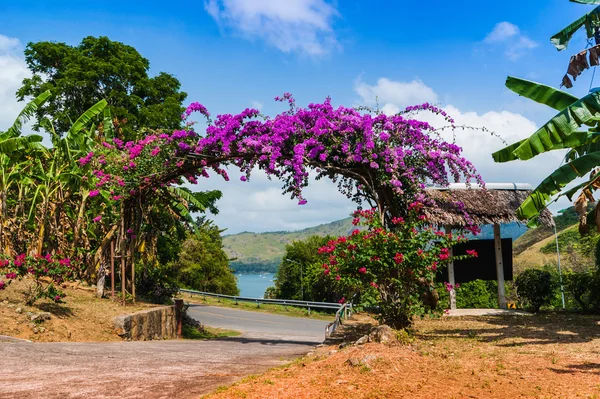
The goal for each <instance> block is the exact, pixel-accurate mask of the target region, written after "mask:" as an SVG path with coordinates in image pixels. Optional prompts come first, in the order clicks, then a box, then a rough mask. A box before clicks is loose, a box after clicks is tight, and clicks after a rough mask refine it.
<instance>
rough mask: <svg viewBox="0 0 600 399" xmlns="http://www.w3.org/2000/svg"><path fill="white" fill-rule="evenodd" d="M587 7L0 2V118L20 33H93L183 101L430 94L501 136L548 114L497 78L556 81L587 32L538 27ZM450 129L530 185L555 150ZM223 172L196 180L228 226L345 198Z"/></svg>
mask: <svg viewBox="0 0 600 399" xmlns="http://www.w3.org/2000/svg"><path fill="white" fill-rule="evenodd" d="M19 3H22V4H19ZM590 9H591V7H589V6H583V5H577V4H573V3H569V2H568V1H567V0H551V1H543V2H542V1H535V2H534V1H512V0H509V1H502V2H485V3H481V2H475V1H466V0H463V1H453V2H449V1H441V0H440V1H436V0H433V1H429V2H421V1H412V0H411V1H377V0H372V1H358V0H356V1H355V0H344V1H341V0H339V1H331V0H285V1H284V0H202V1H197V2H179V1H170V2H164V1H161V2H154V1H145V2H138V1H127V2H117V1H104V2H81V1H78V2H75V1H54V2H41V1H28V2H16V1H7V0H0V123H2V125H3V126H4V125H6V124H8V123H9V121H10V120H11V119H13V118H14V116H16V112H17V111H18V109H19V107H20V105H19V104H16V102H15V100H14V91H15V90H16V88H17V87H18V86H19V82H20V80H21V79H22V78H23V77H24V76H26V74H27V71H26V69H25V68H24V63H23V61H22V50H23V47H24V45H26V43H28V42H32V41H33V42H35V41H42V40H44V41H60V42H66V43H69V44H77V43H78V42H79V41H80V40H81V39H82V38H83V37H85V36H88V35H93V36H99V35H105V36H108V37H109V38H111V39H112V40H117V41H121V42H124V43H127V44H129V45H132V46H134V47H135V48H136V49H137V50H138V51H139V52H140V53H141V54H142V55H143V56H145V57H146V58H148V59H149V60H150V63H151V71H152V73H157V72H159V71H166V72H169V73H172V74H174V75H175V76H176V77H177V78H179V79H180V81H181V83H182V86H183V90H184V91H186V92H187V93H188V94H189V97H188V100H189V101H199V102H201V103H203V104H204V105H205V106H207V107H208V109H209V110H210V111H211V113H213V114H218V113H225V112H227V113H229V112H237V111H239V110H241V109H243V108H246V107H250V106H259V107H261V110H262V111H263V113H266V114H273V113H276V112H279V111H281V109H282V108H281V105H278V104H276V103H274V102H273V101H272V98H273V97H274V96H276V95H279V94H281V93H283V92H285V91H289V92H292V93H293V94H294V96H295V97H296V99H297V101H298V103H299V104H301V105H305V104H307V103H309V102H317V101H321V100H323V99H324V98H325V97H326V96H331V97H332V99H333V101H334V102H335V103H337V104H342V103H343V104H346V105H361V104H367V105H373V104H374V103H375V98H376V97H377V98H378V101H379V103H380V105H381V106H383V107H384V109H387V110H389V111H390V112H392V111H393V110H395V109H398V108H402V107H404V106H406V105H411V104H415V103H422V102H424V101H431V102H436V103H439V104H440V105H441V106H443V107H444V108H446V109H447V110H448V111H450V112H451V113H452V115H453V116H454V117H455V119H457V121H458V123H465V124H469V125H472V126H486V127H487V128H488V129H490V130H493V131H494V132H496V133H497V134H498V135H500V136H502V137H504V138H505V140H507V141H509V142H513V141H515V140H518V139H520V138H522V137H526V136H528V135H529V134H531V133H532V132H533V131H535V128H536V127H537V126H539V125H540V124H541V123H543V122H545V121H546V120H547V119H548V118H549V117H551V116H552V115H553V112H552V111H551V110H549V109H547V108H545V107H544V106H542V105H537V104H534V103H531V102H529V101H526V100H524V99H520V98H519V97H518V96H517V95H515V94H513V93H511V92H509V91H508V90H506V89H505V88H504V80H505V79H506V76H507V75H515V76H519V77H523V78H527V79H531V80H536V81H539V82H543V83H545V84H549V85H553V86H558V84H559V83H560V80H561V78H562V76H563V75H564V73H565V71H566V68H567V63H568V60H569V57H570V55H571V54H573V53H575V52H577V51H579V50H580V49H582V48H583V47H584V46H585V38H584V37H583V35H581V34H579V35H577V36H576V37H575V38H574V39H573V41H572V42H571V47H570V48H569V49H567V50H566V51H563V52H558V51H556V49H554V47H553V46H552V45H551V44H550V43H549V38H550V36H551V35H552V34H554V33H556V31H558V30H559V29H561V28H563V27H564V26H566V25H568V24H569V23H570V22H571V21H572V20H574V19H575V18H577V17H579V16H580V15H582V14H583V13H585V12H587V11H589V10H590ZM591 75H592V72H591V71H587V72H585V73H584V74H583V76H582V77H581V78H580V79H579V80H578V81H577V82H576V83H575V87H574V88H573V89H571V92H572V93H573V94H575V95H578V96H579V95H583V94H585V93H586V92H587V89H588V87H589V84H590V78H591ZM457 141H458V144H460V145H461V146H463V147H464V149H465V155H466V156H467V157H469V158H470V159H472V160H473V162H474V163H475V165H476V166H477V167H478V169H479V170H480V172H481V173H482V175H483V177H484V180H486V181H488V182H492V181H510V182H526V183H531V184H534V185H536V184H537V183H539V181H540V180H541V179H542V178H543V177H545V176H546V175H547V174H549V173H550V172H551V171H552V170H554V168H555V167H556V166H558V164H559V163H560V158H561V157H560V154H550V155H548V156H544V157H541V158H540V159H536V160H535V161H530V162H528V163H513V164H505V165H494V164H493V163H492V162H491V157H490V154H491V152H492V151H494V150H496V149H498V148H501V147H502V146H503V144H502V142H501V141H500V140H498V139H497V138H494V137H491V136H489V134H485V133H482V132H479V131H476V132H471V131H465V132H458V133H457ZM233 175H234V178H233V179H232V181H231V182H229V183H224V182H222V181H218V179H217V178H211V179H210V180H209V181H204V182H202V183H201V186H200V189H209V188H218V189H221V190H223V192H224V194H225V197H224V199H223V200H222V201H221V204H220V208H221V213H220V214H219V215H217V216H216V217H215V220H216V221H217V223H218V224H219V225H220V226H221V227H224V228H227V229H228V232H232V233H234V232H239V231H244V230H250V231H269V230H291V229H298V228H303V227H308V226H312V225H315V224H319V223H325V222H329V221H332V220H336V219H339V218H341V217H345V216H346V215H347V214H348V213H349V212H350V211H351V210H352V209H353V208H354V205H352V204H351V203H349V202H348V201H346V200H345V199H344V198H343V197H342V196H341V195H340V194H338V193H337V192H336V190H335V188H334V187H333V186H332V185H331V184H328V183H327V182H321V181H320V182H317V183H316V184H314V185H311V186H310V188H309V189H308V191H307V199H308V200H309V203H308V204H307V205H305V206H303V207H298V206H297V205H296V202H294V201H291V200H289V199H288V198H286V197H282V196H281V195H280V194H279V192H280V191H279V188H280V184H279V183H278V182H269V181H268V180H267V179H266V178H265V177H264V176H262V175H261V174H257V175H256V176H255V178H254V179H252V181H251V182H250V183H242V182H240V181H239V180H238V179H236V178H235V176H236V174H235V173H233ZM564 205H566V203H565V202H562V203H561V204H559V205H558V206H555V207H554V209H560V208H561V207H563V206H564Z"/></svg>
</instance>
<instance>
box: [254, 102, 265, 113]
mask: <svg viewBox="0 0 600 399" xmlns="http://www.w3.org/2000/svg"><path fill="white" fill-rule="evenodd" d="M263 106H264V104H263V103H261V102H260V101H252V108H254V109H257V110H259V111H261V110H262V108H263Z"/></svg>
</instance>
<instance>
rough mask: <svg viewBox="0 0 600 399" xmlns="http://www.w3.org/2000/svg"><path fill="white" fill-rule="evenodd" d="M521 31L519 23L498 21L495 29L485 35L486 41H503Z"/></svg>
mask: <svg viewBox="0 0 600 399" xmlns="http://www.w3.org/2000/svg"><path fill="white" fill-rule="evenodd" d="M519 33H520V30H519V27H518V26H517V25H514V24H511V23H510V22H506V21H504V22H498V23H497V24H496V25H495V26H494V29H492V31H491V32H490V33H488V35H487V36H486V37H485V39H484V41H485V42H487V43H494V42H501V41H504V40H506V39H508V38H510V37H513V36H516V35H518V34H519Z"/></svg>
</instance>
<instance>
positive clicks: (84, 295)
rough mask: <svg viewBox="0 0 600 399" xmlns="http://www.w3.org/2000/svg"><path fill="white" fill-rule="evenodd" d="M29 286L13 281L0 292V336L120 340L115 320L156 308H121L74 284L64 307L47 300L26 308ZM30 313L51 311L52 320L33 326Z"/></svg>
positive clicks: (97, 340)
mask: <svg viewBox="0 0 600 399" xmlns="http://www.w3.org/2000/svg"><path fill="white" fill-rule="evenodd" d="M30 283H31V282H30V281H27V280H23V281H13V283H12V284H11V285H10V286H9V287H8V288H7V289H5V290H3V291H0V335H6V336H11V337H16V338H22V339H27V340H31V341H36V342H102V341H121V338H120V337H119V336H118V335H116V334H115V333H114V332H113V318H114V317H115V316H117V315H120V314H127V313H133V312H136V311H138V310H142V309H147V308H148V307H151V306H156V305H150V304H145V303H137V304H135V305H127V306H122V305H120V304H119V303H117V302H113V301H112V300H110V299H101V300H99V299H97V298H95V297H94V289H93V288H92V287H85V286H83V285H80V284H71V285H69V286H68V288H67V289H65V290H63V291H64V292H65V293H66V294H67V296H66V297H65V298H64V303H63V304H55V303H53V302H51V301H48V300H45V299H44V300H39V301H38V302H36V303H35V304H34V306H27V305H25V301H24V296H23V291H24V290H25V289H26V288H27V285H28V284H30ZM17 310H20V312H17ZM27 312H31V313H40V312H49V313H51V318H50V320H47V321H44V322H41V323H39V322H38V323H32V322H31V320H30V317H29V316H28V315H27ZM35 331H37V333H36V332H35Z"/></svg>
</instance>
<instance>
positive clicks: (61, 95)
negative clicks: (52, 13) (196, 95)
mask: <svg viewBox="0 0 600 399" xmlns="http://www.w3.org/2000/svg"><path fill="white" fill-rule="evenodd" d="M25 61H26V63H27V67H28V68H29V70H30V71H31V72H32V76H31V77H28V78H25V79H24V80H23V86H22V87H21V88H20V89H19V90H18V91H17V97H18V98H19V100H23V99H25V98H26V97H31V96H33V97H36V96H38V95H40V94H41V93H42V92H45V91H47V90H49V91H50V92H51V93H52V95H53V96H52V98H51V99H50V100H49V101H48V102H47V103H46V104H45V105H43V106H42V107H39V108H38V109H37V110H36V111H35V114H36V118H37V123H36V125H35V128H36V129H39V128H41V127H42V121H43V119H44V117H45V116H46V115H51V116H52V117H53V121H54V125H55V128H56V131H57V132H58V133H59V134H64V133H66V132H67V131H68V130H69V127H70V126H71V123H72V121H74V120H76V119H77V118H78V117H79V115H81V114H82V113H83V112H84V111H85V110H87V109H89V108H90V107H92V106H93V105H94V104H96V103H97V102H98V101H100V100H102V99H105V100H107V101H108V104H109V109H110V113H111V115H112V117H113V118H114V119H115V121H117V128H118V130H121V131H122V134H123V135H124V136H125V137H129V138H131V137H135V136H137V135H139V134H140V132H141V131H142V129H143V128H151V129H165V130H172V129H176V128H178V127H179V126H180V124H181V120H180V115H181V113H182V112H183V107H182V102H183V101H184V100H185V98H186V96H187V95H186V94H185V93H183V92H181V91H180V87H181V84H180V83H179V81H178V80H177V79H176V78H175V77H174V76H173V75H170V74H167V73H165V72H160V73H159V74H158V75H157V76H154V77H149V76H148V71H149V69H150V63H149V61H148V60H147V59H146V58H143V57H142V56H141V55H140V54H139V53H138V52H137V50H136V49H135V48H133V47H131V46H128V45H125V44H123V43H120V42H115V41H111V40H110V39H108V38H107V37H104V36H102V37H97V38H96V37H91V36H88V37H86V38H84V39H83V40H82V41H81V43H80V44H79V45H77V46H69V45H67V44H65V43H56V42H37V43H29V44H28V45H27V48H26V49H25Z"/></svg>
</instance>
